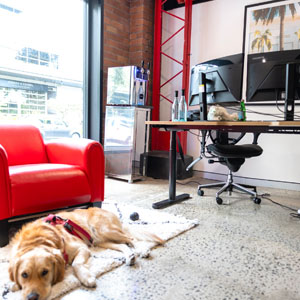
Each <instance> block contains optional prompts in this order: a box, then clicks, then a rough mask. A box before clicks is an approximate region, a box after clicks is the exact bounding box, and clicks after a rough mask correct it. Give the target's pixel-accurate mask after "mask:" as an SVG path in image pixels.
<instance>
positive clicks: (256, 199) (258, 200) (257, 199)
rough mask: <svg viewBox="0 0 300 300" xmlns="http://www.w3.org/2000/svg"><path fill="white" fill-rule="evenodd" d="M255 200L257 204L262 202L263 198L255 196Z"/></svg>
mask: <svg viewBox="0 0 300 300" xmlns="http://www.w3.org/2000/svg"><path fill="white" fill-rule="evenodd" d="M253 202H254V203H255V204H260V202H261V199H260V198H257V197H255V198H254V199H253Z"/></svg>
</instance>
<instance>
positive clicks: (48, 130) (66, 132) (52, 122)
mask: <svg viewBox="0 0 300 300" xmlns="http://www.w3.org/2000/svg"><path fill="white" fill-rule="evenodd" d="M24 120H25V121H26V123H27V122H28V123H30V124H32V125H34V126H36V127H37V128H38V129H39V130H40V132H41V134H42V136H43V138H44V139H45V140H47V139H54V138H62V137H72V138H80V137H81V134H80V132H79V130H75V129H72V128H71V127H69V126H68V124H67V123H66V122H64V121H63V120H61V119H59V118H58V117H57V116H56V117H49V116H47V117H46V118H44V117H42V116H39V117H35V116H30V117H27V118H25V119H24Z"/></svg>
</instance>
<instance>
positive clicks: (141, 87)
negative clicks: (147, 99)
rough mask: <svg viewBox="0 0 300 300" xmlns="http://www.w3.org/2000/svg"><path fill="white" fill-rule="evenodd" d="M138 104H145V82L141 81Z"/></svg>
mask: <svg viewBox="0 0 300 300" xmlns="http://www.w3.org/2000/svg"><path fill="white" fill-rule="evenodd" d="M137 101H138V103H137V104H138V105H144V89H143V83H142V81H140V87H139V90H138V99H137Z"/></svg>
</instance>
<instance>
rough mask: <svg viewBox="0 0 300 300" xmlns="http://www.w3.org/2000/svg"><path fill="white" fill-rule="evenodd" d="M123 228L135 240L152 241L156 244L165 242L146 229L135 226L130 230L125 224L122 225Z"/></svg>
mask: <svg viewBox="0 0 300 300" xmlns="http://www.w3.org/2000/svg"><path fill="white" fill-rule="evenodd" d="M123 230H124V231H125V232H126V233H127V234H128V235H130V236H132V238H133V239H135V240H137V241H144V242H154V243H156V244H157V245H163V244H164V243H165V240H163V239H161V238H160V237H158V236H157V235H156V234H154V233H151V232H149V231H147V230H143V229H139V228H136V227H135V228H134V229H133V230H130V229H129V228H127V227H126V226H124V228H123Z"/></svg>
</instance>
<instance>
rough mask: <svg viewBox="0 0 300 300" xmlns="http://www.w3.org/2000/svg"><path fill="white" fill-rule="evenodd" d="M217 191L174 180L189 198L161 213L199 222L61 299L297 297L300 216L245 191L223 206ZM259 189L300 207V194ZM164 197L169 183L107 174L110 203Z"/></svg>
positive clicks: (138, 203) (283, 299)
mask: <svg viewBox="0 0 300 300" xmlns="http://www.w3.org/2000/svg"><path fill="white" fill-rule="evenodd" d="M190 180H192V179H188V180H186V181H185V182H187V181H190ZM193 180H194V179H193ZM198 181H199V180H198ZM201 183H204V181H203V179H202V180H201ZM215 192H216V189H207V190H205V195H204V196H202V197H200V196H198V195H197V184H195V183H190V184H185V185H181V184H177V194H179V193H190V194H191V196H192V199H190V200H188V201H185V202H182V203H181V204H177V205H174V206H171V207H168V208H165V209H163V211H166V212H169V213H172V214H176V215H183V216H185V217H186V218H188V219H195V218H197V219H198V220H199V223H200V224H199V226H197V227H195V228H193V229H191V230H189V231H187V232H185V233H183V234H182V235H180V236H178V237H176V238H174V239H172V240H170V241H168V242H167V243H166V245H165V246H164V247H158V248H156V249H154V250H152V252H151V258H150V259H138V261H137V264H136V265H135V266H133V267H128V266H125V265H123V266H121V267H119V268H116V269H114V270H113V271H111V272H108V273H106V274H104V275H102V276H101V277H100V278H98V279H97V288H95V289H84V288H82V289H80V290H75V291H73V292H70V293H69V294H68V295H66V296H64V297H62V298H61V299H63V300H70V299H72V300H74V299H82V300H83V299H88V300H100V299H101V300H102V299H111V300H112V299H113V300H121V299H122V300H146V299H147V300H148V299H149V300H150V299H153V300H154V299H155V300H168V299H170V300H171V299H172V300H177V299H178V300H192V299H197V300H198V299H209V300H214V299H226V300H229V299H239V300H241V299H255V300H256V299H270V300H271V299H272V300H287V299H293V300H294V299H300V243H299V239H300V219H295V218H292V217H291V216H290V211H289V210H287V209H285V208H282V207H280V206H278V205H275V204H273V203H272V202H270V201H268V200H266V199H262V203H261V204H260V205H257V204H254V203H253V202H252V201H251V200H250V197H249V196H248V195H245V194H242V193H233V194H232V195H231V196H228V195H226V194H224V196H223V195H222V198H223V200H224V205H221V206H218V205H217V204H216V202H215V197H214V194H215ZM258 192H259V193H270V196H269V198H271V199H272V200H274V201H278V202H280V203H283V204H285V205H289V206H291V207H293V208H296V209H298V208H300V192H296V191H286V190H280V189H271V188H262V187H260V188H258ZM167 197H168V181H167V180H154V179H151V178H147V179H146V180H144V181H139V182H135V183H133V184H129V183H127V182H124V181H119V180H116V179H109V178H106V186H105V201H114V202H119V203H128V204H134V205H136V206H139V207H144V208H149V209H152V208H151V205H152V203H153V202H156V201H159V200H163V199H166V198H167Z"/></svg>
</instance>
